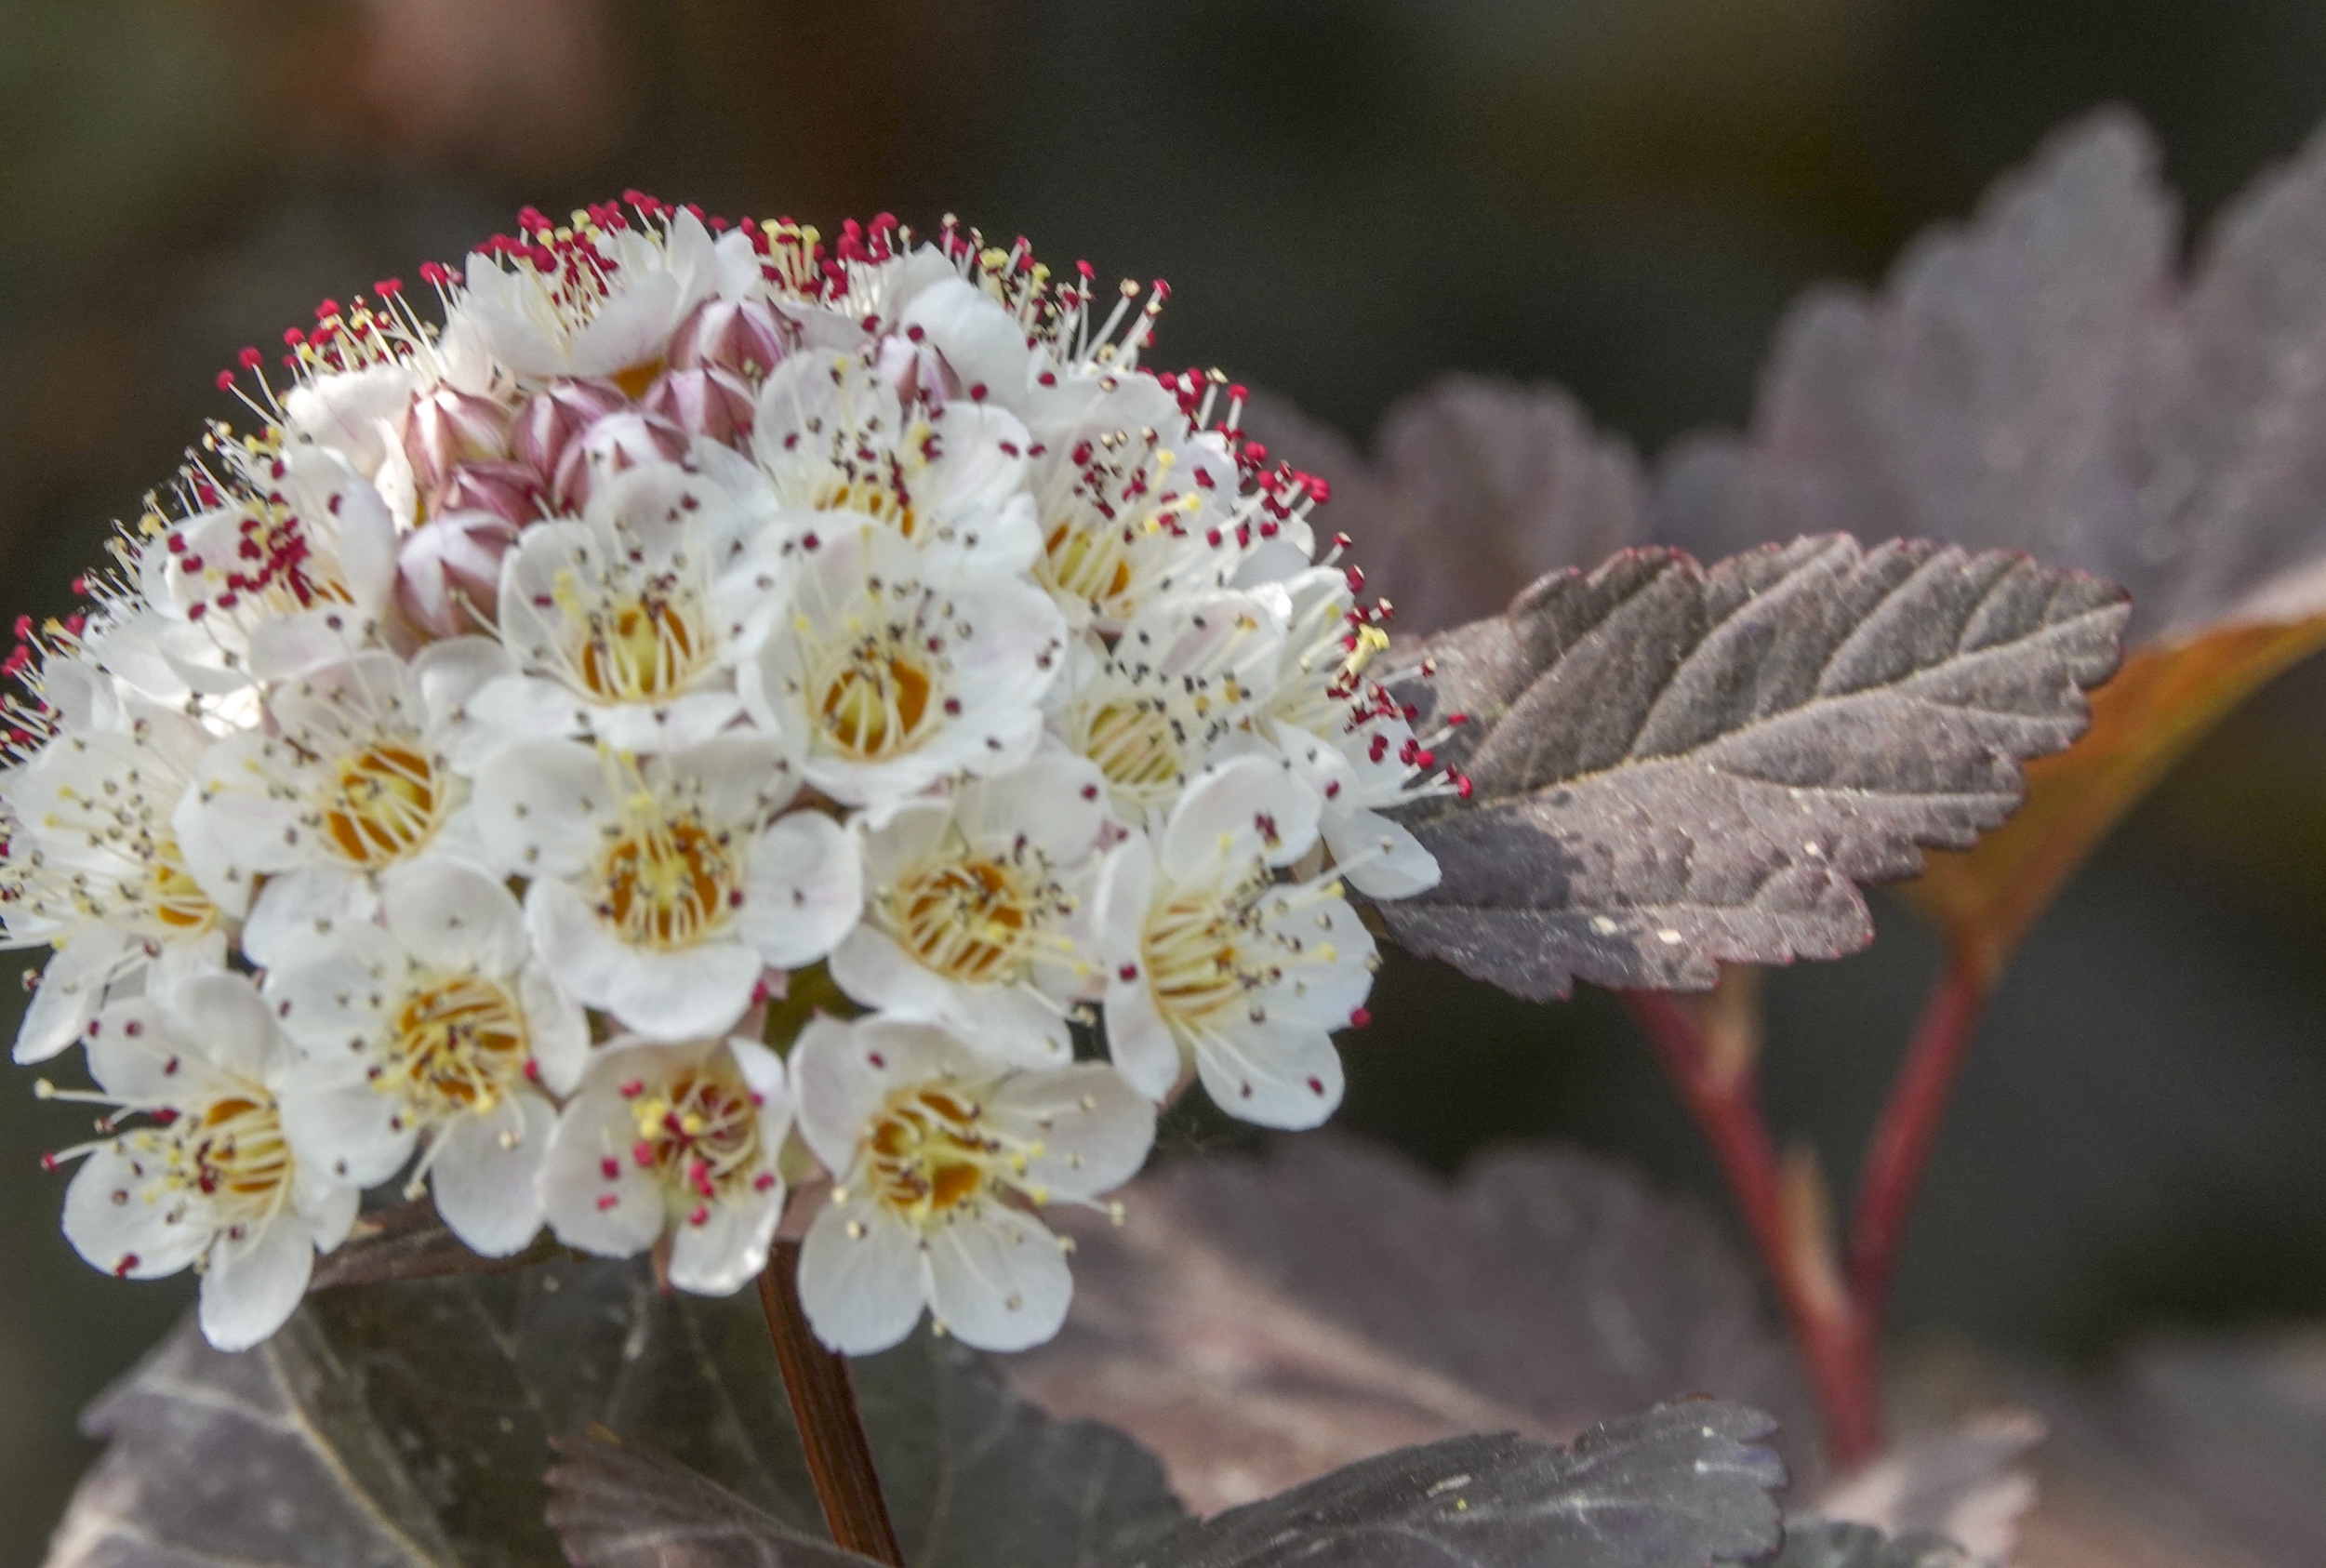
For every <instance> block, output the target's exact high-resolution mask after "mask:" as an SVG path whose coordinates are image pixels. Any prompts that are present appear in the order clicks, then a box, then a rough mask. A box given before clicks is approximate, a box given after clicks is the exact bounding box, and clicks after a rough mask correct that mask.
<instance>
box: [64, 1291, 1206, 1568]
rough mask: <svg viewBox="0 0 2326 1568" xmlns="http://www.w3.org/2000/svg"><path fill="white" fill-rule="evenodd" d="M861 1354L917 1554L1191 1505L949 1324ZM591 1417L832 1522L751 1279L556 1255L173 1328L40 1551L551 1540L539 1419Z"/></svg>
mask: <svg viewBox="0 0 2326 1568" xmlns="http://www.w3.org/2000/svg"><path fill="white" fill-rule="evenodd" d="M857 1374H858V1381H859V1387H860V1390H861V1395H860V1397H861V1400H862V1402H863V1405H864V1407H865V1419H866V1424H867V1427H868V1428H869V1430H870V1432H871V1438H872V1445H873V1451H874V1456H875V1459H876V1461H877V1462H878V1464H879V1465H880V1468H881V1471H882V1475H883V1479H884V1486H885V1487H886V1489H887V1491H888V1494H889V1496H890V1499H891V1504H892V1508H894V1510H895V1512H896V1514H897V1527H898V1534H899V1535H900V1537H901V1538H902V1539H903V1541H904V1544H905V1548H906V1550H907V1552H908V1554H909V1555H910V1560H911V1561H912V1562H913V1563H914V1565H915V1568H936V1565H939V1564H943V1565H959V1568H970V1565H975V1564H984V1563H990V1562H1017V1561H1033V1560H1039V1561H1043V1562H1045V1563H1049V1562H1055V1563H1059V1564H1071V1563H1076V1562H1083V1561H1093V1560H1094V1559H1095V1558H1096V1557H1097V1555H1098V1554H1100V1553H1102V1552H1105V1551H1111V1550H1115V1549H1119V1548H1123V1547H1124V1546H1127V1545H1131V1544H1135V1543H1136V1542H1137V1541H1140V1540H1143V1539H1146V1538H1149V1537H1150V1536H1151V1535H1155V1534H1157V1533H1159V1532H1161V1531H1162V1530H1164V1529H1167V1528H1169V1527H1170V1526H1172V1525H1173V1524H1175V1523H1176V1522H1177V1521H1178V1520H1179V1519H1180V1518H1181V1515H1180V1513H1179V1510H1178V1508H1177V1506H1176V1504H1175V1503H1174V1502H1173V1501H1172V1500H1171V1498H1170V1495H1169V1494H1168V1492H1167V1491H1166V1490H1165V1489H1164V1486H1163V1476H1162V1471H1161V1468H1160V1467H1158V1466H1157V1465H1156V1464H1155V1463H1154V1462H1153V1461H1152V1460H1151V1459H1149V1458H1147V1457H1146V1456H1145V1455H1141V1454H1139V1453H1138V1451H1137V1450H1136V1448H1135V1447H1133V1446H1132V1445H1131V1444H1130V1443H1129V1442H1127V1441H1125V1440H1124V1439H1123V1438H1122V1437H1120V1436H1119V1435H1117V1434H1115V1433H1112V1432H1108V1431H1105V1430H1103V1429H1100V1428H1096V1427H1093V1426H1090V1425H1088V1424H1077V1425H1075V1426H1073V1427H1071V1428H1064V1429H1061V1428H1056V1427H1053V1426H1051V1425H1049V1424H1048V1423H1046V1422H1045V1421H1044V1420H1043V1417H1042V1416H1041V1415H1039V1414H1038V1413H1037V1412H1035V1411H1033V1410H1031V1409H1030V1408H1029V1407H1028V1406H1026V1405H1025V1404H1024V1403H1023V1402H1020V1401H1018V1400H1017V1399H1015V1398H1013V1397H1012V1396H1010V1395H1009V1394H1008V1393H1007V1391H1006V1390H1005V1389H1004V1388H1003V1387H1002V1385H1001V1383H1000V1381H999V1379H998V1377H997V1376H996V1375H994V1374H993V1373H992V1372H991V1371H990V1368H989V1367H988V1366H987V1365H986V1364H985V1363H984V1362H982V1361H981V1360H980V1359H979V1358H977V1356H976V1355H975V1354H974V1353H973V1352H970V1351H967V1350H965V1349H962V1348H960V1347H959V1346H956V1345H951V1344H944V1343H938V1342H936V1341H933V1340H930V1339H928V1338H926V1337H923V1338H920V1339H916V1340H912V1341H909V1342H908V1343H907V1344H905V1345H904V1346H901V1347H899V1348H898V1349H896V1350H893V1351H890V1352H888V1353H886V1354H885V1355H883V1356H879V1357H875V1358H872V1359H871V1360H868V1361H865V1362H858V1363H857ZM592 1423H598V1424H603V1425H604V1426H605V1427H606V1428H610V1429H612V1430H614V1431H617V1432H619V1433H622V1434H623V1435H625V1436H630V1437H634V1438H637V1439H639V1440H640V1441H642V1442H648V1443H651V1444H653V1445H655V1446H656V1447H658V1448H660V1449H662V1450H664V1451H667V1452H668V1453H670V1454H671V1455H674V1456H676V1457H677V1458H679V1459H680V1460H682V1461H684V1462H685V1463H686V1464H687V1465H689V1466H690V1467H692V1468H695V1469H697V1470H698V1471H700V1472H702V1473H703V1474H705V1475H707V1476H709V1477H711V1479H712V1480H713V1481H716V1482H720V1483H722V1484H724V1485H727V1486H729V1487H731V1488H733V1489H734V1490H735V1491H736V1492H737V1493H738V1495H740V1496H741V1497H743V1498H744V1499H745V1501H746V1502H748V1503H749V1504H750V1505H751V1507H753V1508H757V1509H759V1510H760V1511H761V1512H763V1513H765V1514H767V1515H769V1516H770V1517H772V1518H774V1519H776V1520H778V1521H779V1522H781V1523H782V1524H784V1525H786V1526H787V1527H789V1528H791V1529H792V1530H794V1531H796V1532H799V1533H800V1534H802V1535H812V1536H817V1537H821V1536H822V1535H823V1527H822V1523H821V1520H820V1515H819V1513H818V1510H817V1506H816V1503H815V1500H814V1493H813V1491H812V1490H811V1488H810V1486H809V1483H808V1481H807V1477H806V1473H805V1470H804V1467H803V1465H802V1463H801V1459H800V1455H799V1447H798V1440H797V1437H796V1435H795V1434H794V1433H793V1431H792V1429H791V1417H790V1415H789V1414H788V1411H787V1407H786V1405H785V1402H784V1397H783V1392H782V1389H781V1386H780V1384H779V1382H778V1378H777V1375H776V1372H775V1365H774V1358H773V1355H772V1353H771V1352H770V1350H769V1349H768V1344H767V1336H766V1331H765V1328H764V1324H763V1323H761V1322H760V1321H759V1309H758V1305H757V1303H756V1301H755V1300H753V1299H752V1298H751V1297H750V1296H748V1295H746V1296H741V1297H737V1298H733V1299H729V1300H725V1301H704V1300H700V1299H698V1298H694V1297H685V1296H669V1297H666V1296H660V1295H658V1294H657V1293H656V1291H655V1289H654V1286H653V1282H652V1281H651V1278H650V1277H649V1276H648V1275H647V1273H646V1272H645V1270H644V1269H633V1268H630V1267H626V1266H619V1265H614V1264H606V1263H596V1262H592V1263H579V1262H556V1263H550V1264H546V1265H543V1266H541V1267H539V1268H537V1269H530V1270H528V1271H526V1272H525V1273H522V1274H510V1275H498V1276H469V1277H464V1278H459V1279H450V1280H422V1281H405V1282H396V1283H390V1284H380V1285H371V1286H366V1287H362V1288H354V1289H345V1290H337V1291H331V1292H327V1293H326V1294H324V1295H321V1296H316V1297H314V1298H313V1299H312V1300H311V1301H310V1302H309V1303H308V1304H307V1306H306V1307H305V1308H304V1309H302V1310H301V1311H300V1312H299V1315H298V1316H297V1317H296V1318H294V1319H293V1320H292V1322H291V1323H290V1325H289V1326H288V1327H287V1328H286V1330H285V1331H284V1332H283V1333H282V1334H280V1335H276V1336H275V1338H274V1339H272V1340H271V1341H270V1342H269V1343H268V1344H267V1345H266V1346H264V1347H262V1348H261V1349H257V1350H253V1351H250V1352H247V1353H246V1354H243V1355H240V1356H228V1355H222V1354H220V1353H219V1352H217V1351H214V1350H212V1349H209V1348H208V1347H207V1346H206V1345H205V1344H204V1343H203V1342H202V1340H201V1338H200V1336H199V1335H197V1334H196V1333H194V1332H193V1329H192V1327H191V1325H189V1326H188V1327H187V1328H186V1329H185V1330H182V1331H180V1332H179V1334H178V1335H175V1336H174V1337H173V1338H171V1339H170V1340H169V1341H168V1342H167V1343H166V1344H165V1345H164V1347H163V1348H162V1349H161V1350H160V1351H158V1352H157V1353H156V1354H155V1356H154V1357H153V1359H151V1360H150V1361H149V1362H147V1364H146V1365H145V1366H144V1367H142V1368H140V1370H139V1371H138V1372H137V1373H136V1374H133V1375H131V1376H130V1377H129V1378H128V1379H127V1380H126V1382H125V1383H124V1384H123V1385H122V1386H121V1387H120V1388H119V1389H116V1390H115V1391H114V1392H113V1393H112V1394H110V1395H108V1396H107V1397H106V1399H105V1400H103V1401H102V1402H100V1403H99V1404H98V1405H97V1406H96V1407H95V1408H94V1409H93V1410H92V1411H91V1412H90V1414H89V1416H88V1421H87V1425H88V1428H89V1429H90V1431H91V1432H92V1433H93V1434H94V1435H99V1436H103V1437H108V1438H110V1439H111V1440H112V1443H111V1447H110V1448H109V1450H108V1452H107V1454H106V1455H105V1456H104V1457H103V1459H101V1460H100V1463H99V1465H98V1467H97V1468H96V1470H95V1471H94V1472H93V1473H92V1474H91V1476H90V1478H89V1479H88V1481H87V1482H85V1483H84V1485H83V1487H82V1489H81V1491H80V1493H79V1494H78V1495H76V1497H75V1498H74V1501H73V1506H72V1508H71V1509H70V1510H69V1511H68V1514H67V1517H66V1520H65V1522H64V1524H63V1525H62V1526H61V1527H60V1531H59V1534H58V1537H57V1541H56V1545H55V1547H54V1548H53V1550H52V1553H51V1557H50V1561H51V1563H52V1565H54V1568H82V1565H85V1564H86V1565H104V1568H179V1565H180V1564H185V1563H193V1562H207V1561H232V1562H235V1563H246V1564H254V1565H259V1564H263V1565H266V1568H276V1565H280V1568H311V1565H312V1568H370V1565H373V1564H379V1565H380V1568H390V1565H393V1568H418V1565H421V1564H426V1565H430V1568H450V1565H453V1564H459V1565H460V1568H502V1565H511V1568H514V1565H517V1564H527V1565H530V1564H538V1563H548V1562H553V1561H557V1550H558V1548H557V1545H556V1542H555V1539H554V1538H553V1536H552V1535H551V1534H550V1532H549V1529H548V1526H547V1525H546V1523H545V1522H544V1521H543V1505H544V1501H545V1496H546V1494H545V1492H544V1490H543V1487H542V1482H541V1476H542V1473H543V1471H544V1470H545V1469H546V1468H548V1465H549V1461H550V1453H549V1449H548V1446H547V1443H548V1440H549V1438H550V1436H551V1435H552V1434H553V1433H558V1432H564V1431H570V1430H575V1429H578V1428H583V1427H585V1426H588V1425H590V1424H592ZM996 1554H998V1555H996Z"/></svg>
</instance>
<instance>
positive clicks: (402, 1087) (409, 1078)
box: [373, 975, 531, 1121]
mask: <svg viewBox="0 0 2326 1568" xmlns="http://www.w3.org/2000/svg"><path fill="white" fill-rule="evenodd" d="M394 1039H395V1044H394V1056H393V1065H392V1066H391V1067H389V1068H387V1069H385V1070H382V1071H380V1072H379V1075H378V1076H377V1077H375V1078H374V1079H373V1083H374V1084H375V1086H377V1087H378V1088H379V1089H380V1090H382V1091H383V1092H387V1093H397V1094H402V1095H404V1096H405V1097H406V1099H407V1101H408V1102H409V1103H410V1104H411V1105H412V1107H413V1109H414V1110H415V1111H417V1112H418V1113H419V1116H420V1117H422V1118H424V1119H426V1120H429V1121H439V1120H443V1119H445V1118H448V1117H452V1116H457V1115H459V1114H460V1113H461V1112H463V1111H470V1110H475V1111H485V1110H492V1109H493V1108H494V1107H495V1106H496V1105H498V1104H499V1103H500V1098H501V1096H502V1095H503V1094H505V1093H506V1092H507V1091H508V1090H509V1088H510V1086H511V1085H512V1084H513V1083H516V1082H517V1081H518V1080H519V1079H521V1078H522V1077H524V1076H525V1065H526V1063H527V1062H528V1061H529V1060H530V1059H531V1053H530V1050H529V1044H530V1042H529V1039H528V1037H527V1035H526V1033H525V1015H524V1014H523V1013H522V1012H521V1011H520V1010H519V1008H518V1006H517V1003H516V999H515V998H514V997H512V996H511V995H510V994H509V993H508V992H507V991H506V990H502V989H501V988H500V987H499V986H498V985H496V984H495V983H493V982H492V981H490V980H486V979H483V978H480V977H476V976H473V975H467V976H461V977H459V978H456V979H452V980H448V981H446V982H445V984H443V985H439V986H435V987H432V988H431V989H429V990H423V991H418V992H415V993H414V994H413V995H411V996H409V997H406V998H405V1002H404V1004H403V1005H402V1006H401V1007H399V1008H398V1009H397V1010H396V1015H395V1036H394Z"/></svg>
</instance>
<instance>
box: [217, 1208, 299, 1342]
mask: <svg viewBox="0 0 2326 1568" xmlns="http://www.w3.org/2000/svg"><path fill="white" fill-rule="evenodd" d="M314 1268H315V1242H314V1236H313V1233H312V1231H310V1230H309V1229H308V1228H307V1226H306V1225H305V1224H304V1223H302V1222H301V1221H300V1220H299V1219H298V1218H296V1217H295V1216H289V1215H278V1216H275V1217H274V1219H272V1221H270V1222H269V1223H267V1224H265V1225H263V1226H261V1227H259V1229H256V1230H253V1231H251V1232H250V1233H249V1234H247V1235H246V1236H244V1237H243V1238H242V1239H241V1240H239V1241H237V1240H235V1239H234V1238H233V1237H231V1236H229V1237H223V1238H221V1239H220V1240H219V1243H218V1245H216V1246H214V1247H212V1248H211V1249H210V1265H209V1268H208V1269H207V1270H206V1272H205V1273H204V1274H203V1276H202V1310H201V1318H202V1335H203V1337H204V1338H206V1339H207V1340H208V1341H209V1342H210V1343H211V1344H212V1345H214V1346H216V1347H218V1349H221V1350H247V1349H250V1348H251V1347H252V1346H253V1345H256V1344H258V1343H259V1341H261V1340H263V1339H265V1338H267V1337H268V1336H269V1335H272V1334H273V1333H274V1331H275V1330H276V1329H278V1328H281V1327H282V1326H283V1325H284V1323H285V1322H288V1321H289V1319H290V1315H291V1314H292V1313H293V1312H295V1311H297V1310H298V1309H299V1298H300V1297H301V1296H305V1295H306V1294H307V1281H308V1279H309V1277H310V1276H311V1275H312V1273H313V1272H314Z"/></svg>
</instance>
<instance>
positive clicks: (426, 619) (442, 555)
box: [396, 512, 518, 637]
mask: <svg viewBox="0 0 2326 1568" xmlns="http://www.w3.org/2000/svg"><path fill="white" fill-rule="evenodd" d="M517 532H518V529H517V525H515V524H514V523H512V522H510V521H509V520H508V519H507V518H505V517H499V516H496V515H495V514H494V513H492V512H447V513H445V515H443V516H441V517H438V518H435V519H434V520H433V521H432V522H428V523H424V524H422V525H420V526H419V527H418V528H416V529H414V530H413V531H412V532H411V533H410V534H408V535H406V536H405V539H404V542H403V543H402V544H401V545H400V546H398V547H397V551H396V605H397V606H398V607H399V608H400V609H402V610H403V612H404V615H405V618H406V619H408V620H409V621H411V623H412V624H413V625H414V626H417V627H419V628H420V629H421V630H422V631H426V632H428V633H429V634H430V635H431V636H434V637H457V636H459V635H460V634H461V633H462V632H466V631H479V630H482V629H483V628H484V627H485V626H489V625H491V624H492V623H493V621H494V620H495V619H496V618H498V615H499V613H500V561H501V557H502V556H504V555H506V554H508V553H509V550H510V547H511V546H512V545H513V544H515V543H516V542H517Z"/></svg>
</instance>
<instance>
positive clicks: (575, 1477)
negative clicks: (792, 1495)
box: [548, 1431, 873, 1568]
mask: <svg viewBox="0 0 2326 1568" xmlns="http://www.w3.org/2000/svg"><path fill="white" fill-rule="evenodd" d="M551 1442H552V1446H553V1447H554V1448H555V1449H556V1450H557V1453H558V1462H557V1464H556V1466H555V1467H554V1468H552V1469H551V1471H550V1473H549V1479H548V1485H549V1490H550V1506H549V1522H550V1527H551V1528H552V1529H553V1530H555V1531H556V1532H557V1535H558V1538H559V1539H560V1540H561V1541H562V1542H563V1543H564V1544H565V1556H566V1558H567V1559H568V1561H572V1562H575V1563H577V1564H579V1565H581V1568H863V1565H864V1564H866V1563H869V1562H871V1561H873V1560H872V1559H871V1558H869V1557H860V1556H858V1555H857V1553H855V1552H852V1551H847V1550H844V1548H840V1547H836V1546H833V1545H832V1544H831V1542H829V1541H816V1540H810V1539H809V1538H808V1537H807V1536H805V1535H801V1534H799V1533H798V1532H797V1531H795V1530H792V1529H791V1528H789V1527H787V1526H786V1525H784V1524H783V1523H782V1522H780V1521H778V1520H776V1519H774V1518H772V1517H770V1516H769V1515H767V1514H765V1513H763V1512H761V1511H760V1510H759V1509H758V1508H753V1507H751V1504H749V1503H747V1502H745V1501H744V1500H743V1499H742V1498H740V1497H738V1496H737V1495H735V1494H734V1493H732V1492H730V1491H728V1490H727V1489H726V1488H725V1487H724V1486H721V1485H720V1484H719V1483H718V1482H714V1481H711V1480H709V1479H708V1478H706V1477H704V1476H702V1475H699V1474H698V1473H696V1472H695V1471H693V1470H690V1469H688V1468H686V1467H685V1465H682V1464H680V1463H679V1462H678V1461H677V1460H675V1459H671V1458H668V1457H666V1456H665V1455H660V1454H658V1453H656V1452H655V1451H654V1450H652V1449H649V1448H641V1447H638V1446H636V1445H634V1444H631V1443H626V1442H622V1441H621V1440H620V1439H618V1438H617V1437H615V1436H614V1435H613V1434H612V1433H611V1432H605V1431H596V1432H591V1433H589V1434H587V1435H584V1436H581V1437H574V1438H553V1439H552V1440H551Z"/></svg>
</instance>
